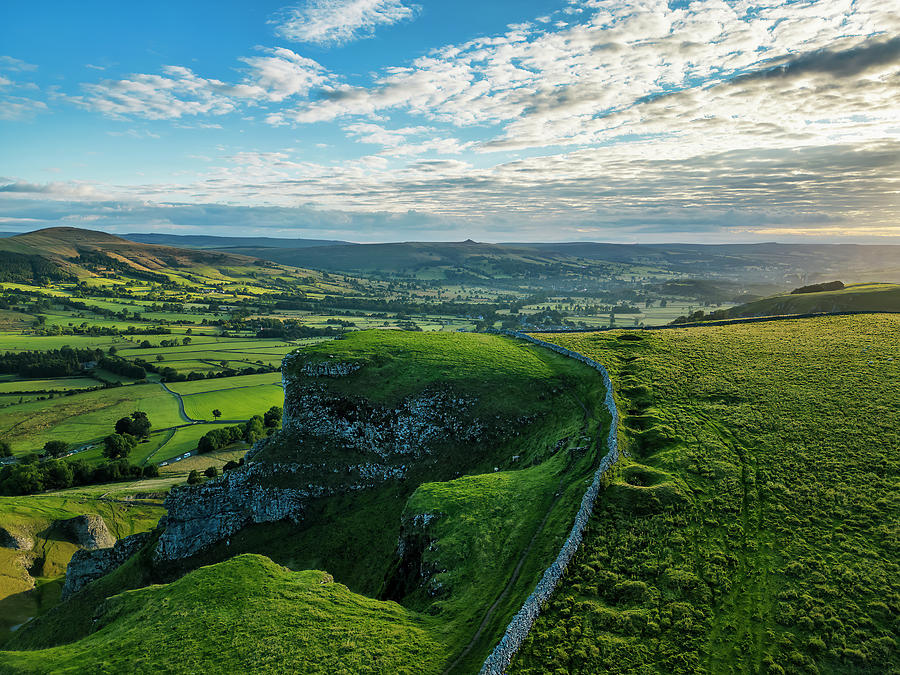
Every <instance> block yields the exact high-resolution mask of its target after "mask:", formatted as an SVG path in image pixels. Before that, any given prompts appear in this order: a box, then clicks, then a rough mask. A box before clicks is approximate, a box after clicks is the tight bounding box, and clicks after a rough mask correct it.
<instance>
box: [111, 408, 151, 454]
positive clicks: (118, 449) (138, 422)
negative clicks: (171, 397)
mask: <svg viewBox="0 0 900 675" xmlns="http://www.w3.org/2000/svg"><path fill="white" fill-rule="evenodd" d="M152 426H153V425H152V423H151V422H150V418H149V417H147V413H145V412H142V411H140V410H135V411H134V412H133V413H131V415H129V416H127V417H122V418H120V419H119V420H117V421H116V427H115V429H116V431H115V433H114V434H110V435H109V436H107V437H106V438H104V439H103V456H104V457H106V458H107V459H125V458H126V457H128V455H129V453H131V450H132V449H133V448H134V447H135V446H136V445H137V444H138V441H139V440H140V439H143V438H147V437H148V436H149V435H150V428H151V427H152Z"/></svg>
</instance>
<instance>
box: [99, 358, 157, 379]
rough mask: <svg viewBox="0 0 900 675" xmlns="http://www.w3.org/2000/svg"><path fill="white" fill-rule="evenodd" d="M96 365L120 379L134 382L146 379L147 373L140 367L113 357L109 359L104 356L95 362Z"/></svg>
mask: <svg viewBox="0 0 900 675" xmlns="http://www.w3.org/2000/svg"><path fill="white" fill-rule="evenodd" d="M97 365H98V366H99V367H100V368H102V369H103V370H107V371H109V372H110V373H115V374H116V375H121V376H122V377H129V378H132V379H135V380H143V379H145V378H146V377H147V371H146V370H145V369H144V368H142V367H141V366H139V365H137V364H136V363H132V362H131V361H126V360H125V359H123V358H119V357H115V356H114V357H111V358H110V357H106V356H104V357H102V358H101V359H100V360H99V361H97Z"/></svg>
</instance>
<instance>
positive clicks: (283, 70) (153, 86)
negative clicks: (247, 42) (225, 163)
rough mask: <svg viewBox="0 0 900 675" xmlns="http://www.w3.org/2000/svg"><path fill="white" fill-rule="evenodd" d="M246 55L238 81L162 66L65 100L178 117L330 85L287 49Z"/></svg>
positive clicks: (119, 113)
mask: <svg viewBox="0 0 900 675" xmlns="http://www.w3.org/2000/svg"><path fill="white" fill-rule="evenodd" d="M263 52H264V53H265V56H249V57H245V58H242V59H241V61H242V62H243V63H245V64H246V65H247V67H246V68H244V69H243V75H244V77H243V78H242V80H241V81H240V82H237V83H227V82H223V81H222V80H218V79H212V78H204V77H202V76H200V75H197V74H196V73H194V72H193V71H192V70H190V69H189V68H185V67H183V66H165V67H164V68H163V69H162V70H163V74H162V75H152V74H142V73H138V74H134V75H131V76H129V77H128V78H125V79H121V80H113V79H107V80H102V81H100V82H97V83H91V84H84V85H82V89H83V90H84V92H85V93H84V95H83V96H73V97H69V99H70V100H71V101H73V102H75V103H76V104H78V105H81V106H83V107H86V108H89V109H91V110H96V111H98V112H101V113H104V114H106V115H109V116H111V117H131V116H134V117H145V118H147V119H180V118H183V117H189V116H198V115H224V114H227V113H230V112H233V111H235V110H236V109H237V108H238V107H239V106H241V105H244V104H257V103H262V102H279V101H283V100H285V99H286V98H289V97H291V96H305V95H306V94H307V92H308V91H309V90H310V88H312V87H315V86H319V85H322V84H324V83H326V82H328V81H329V76H328V74H327V73H326V71H325V69H324V68H323V67H322V66H321V65H320V64H318V63H317V62H315V61H313V60H312V59H307V58H305V57H303V56H300V55H299V54H295V53H294V52H292V51H291V50H290V49H284V48H276V49H264V50H263Z"/></svg>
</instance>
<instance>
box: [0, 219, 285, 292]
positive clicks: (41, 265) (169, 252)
mask: <svg viewBox="0 0 900 675" xmlns="http://www.w3.org/2000/svg"><path fill="white" fill-rule="evenodd" d="M3 253H6V254H7V255H6V256H3V255H2V254H3ZM9 254H14V255H12V257H10V256H9ZM259 266H260V265H259V262H258V261H256V260H254V259H253V258H250V257H247V256H241V255H235V254H230V253H221V252H207V251H200V250H195V249H179V248H173V247H170V246H160V245H156V244H141V243H137V242H133V241H129V240H127V239H123V238H121V237H117V236H115V235H112V234H107V233H105V232H95V231H93V230H82V229H79V228H74V227H54V228H48V229H44V230H38V231H36V232H29V233H27V234H19V235H15V236H12V237H7V238H4V239H0V270H2V272H3V274H4V276H5V277H6V280H9V281H16V280H21V281H27V280H32V279H34V278H40V277H50V278H57V279H63V278H66V277H70V278H91V277H97V276H101V275H102V274H103V273H104V272H108V271H119V272H122V273H125V274H130V275H137V276H146V275H148V274H151V275H152V274H155V275H157V276H159V277H161V278H163V279H165V278H166V276H165V275H166V273H167V272H168V271H172V272H175V271H178V270H185V269H191V268H201V269H202V268H204V267H205V268H212V269H215V270H217V271H219V272H222V271H227V270H228V269H229V268H231V269H237V268H251V267H259ZM268 266H270V265H266V264H263V265H262V267H268ZM16 277H20V278H18V279H17V278H16Z"/></svg>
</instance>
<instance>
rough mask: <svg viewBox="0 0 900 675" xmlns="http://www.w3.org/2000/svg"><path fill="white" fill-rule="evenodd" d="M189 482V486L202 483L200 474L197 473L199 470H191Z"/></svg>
mask: <svg viewBox="0 0 900 675" xmlns="http://www.w3.org/2000/svg"><path fill="white" fill-rule="evenodd" d="M187 482H188V485H196V484H197V483H199V482H200V474H199V473H198V472H197V469H191V472H190V473H189V474H188V479H187Z"/></svg>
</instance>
